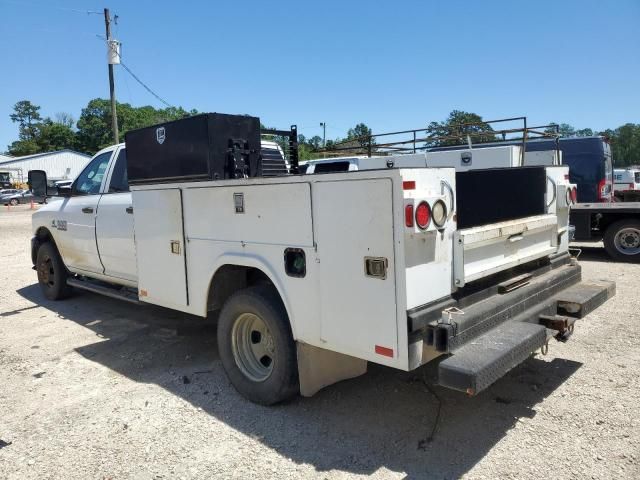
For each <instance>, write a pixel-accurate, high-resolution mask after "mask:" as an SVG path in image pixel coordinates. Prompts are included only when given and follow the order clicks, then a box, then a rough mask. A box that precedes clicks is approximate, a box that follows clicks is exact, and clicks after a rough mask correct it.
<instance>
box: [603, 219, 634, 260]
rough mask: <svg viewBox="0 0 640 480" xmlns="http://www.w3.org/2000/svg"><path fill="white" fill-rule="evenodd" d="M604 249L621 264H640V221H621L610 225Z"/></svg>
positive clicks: (605, 235) (605, 236)
mask: <svg viewBox="0 0 640 480" xmlns="http://www.w3.org/2000/svg"><path fill="white" fill-rule="evenodd" d="M604 248H605V249H606V250H607V253H608V254H609V255H610V256H611V257H612V258H613V259H615V260H618V261H620V262H640V221H638V220H619V221H617V222H615V223H612V224H611V225H609V227H608V228H607V230H606V232H605V234H604Z"/></svg>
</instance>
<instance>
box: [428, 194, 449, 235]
mask: <svg viewBox="0 0 640 480" xmlns="http://www.w3.org/2000/svg"><path fill="white" fill-rule="evenodd" d="M431 216H432V217H433V223H434V224H435V226H436V227H438V228H442V227H443V226H444V222H446V221H447V206H446V205H445V204H444V202H443V201H442V200H438V201H436V203H434V204H433V207H431Z"/></svg>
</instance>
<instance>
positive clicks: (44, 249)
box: [36, 242, 71, 300]
mask: <svg viewBox="0 0 640 480" xmlns="http://www.w3.org/2000/svg"><path fill="white" fill-rule="evenodd" d="M36 271H37V272H38V283H39V284H40V288H41V289H42V293H43V294H44V296H45V297H47V298H48V299H49V300H62V299H63V298H67V297H68V296H69V295H70V294H71V287H70V286H69V285H67V278H69V272H68V271H67V268H66V267H65V266H64V263H63V261H62V258H61V257H60V254H59V253H58V249H57V248H56V247H55V245H54V244H53V243H51V242H45V243H43V244H42V245H40V247H39V248H38V256H37V260H36Z"/></svg>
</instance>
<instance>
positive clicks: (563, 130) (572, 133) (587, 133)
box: [545, 122, 594, 137]
mask: <svg viewBox="0 0 640 480" xmlns="http://www.w3.org/2000/svg"><path fill="white" fill-rule="evenodd" d="M549 125H550V126H549V127H548V128H546V129H545V132H547V133H556V128H557V132H558V133H559V134H560V136H561V137H592V136H593V135H594V133H593V130H591V129H590V128H581V129H575V128H573V127H572V126H571V125H569V124H568V123H560V124H557V123H555V122H551V123H550V124H549Z"/></svg>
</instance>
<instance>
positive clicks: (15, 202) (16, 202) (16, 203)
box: [9, 198, 20, 207]
mask: <svg viewBox="0 0 640 480" xmlns="http://www.w3.org/2000/svg"><path fill="white" fill-rule="evenodd" d="M9 203H10V204H11V206H12V207H15V206H16V205H18V203H20V202H18V199H17V198H12V199H11V200H10V201H9Z"/></svg>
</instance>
